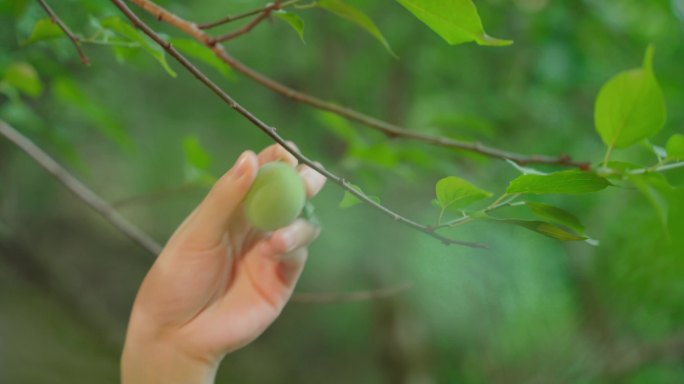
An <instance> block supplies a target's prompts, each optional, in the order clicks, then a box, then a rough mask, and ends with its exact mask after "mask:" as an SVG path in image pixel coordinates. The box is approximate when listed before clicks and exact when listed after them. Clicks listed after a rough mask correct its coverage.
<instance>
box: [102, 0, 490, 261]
mask: <svg viewBox="0 0 684 384" xmlns="http://www.w3.org/2000/svg"><path fill="white" fill-rule="evenodd" d="M111 1H112V3H113V4H114V5H115V6H116V7H117V8H119V9H120V10H121V12H123V14H124V15H126V17H127V18H128V19H129V20H130V21H131V22H132V23H133V25H134V26H135V27H136V28H138V29H140V30H141V31H143V33H145V34H146V35H147V36H149V37H150V38H151V39H152V40H153V41H155V42H156V43H157V44H159V46H161V47H162V48H163V49H164V50H165V51H166V52H167V53H168V54H169V55H170V56H171V57H173V58H174V59H175V60H176V61H178V63H180V64H181V65H182V66H183V67H184V68H185V69H186V70H187V71H188V72H190V73H191V74H192V75H193V76H194V77H195V78H196V79H197V80H199V81H200V82H201V83H202V84H204V85H205V86H206V87H207V88H209V89H210V90H211V91H212V92H213V93H214V94H215V95H216V96H218V97H219V98H220V99H221V100H223V102H225V103H226V104H227V105H228V106H230V107H231V108H232V109H233V110H235V111H236V112H237V113H239V114H240V115H242V116H243V117H244V118H245V119H247V120H248V121H249V122H251V123H252V124H253V125H255V126H256V127H257V128H259V129H260V130H261V131H262V132H263V133H265V134H266V135H267V136H269V137H270V138H271V139H272V140H273V141H275V142H276V143H278V144H280V145H281V146H282V147H283V148H285V149H286V150H287V151H288V152H290V153H291V154H292V155H293V156H294V157H295V158H297V159H298V160H299V161H300V162H301V163H302V164H306V165H308V166H309V167H310V168H312V169H314V170H316V171H317V172H318V173H320V174H321V175H323V176H325V177H326V178H327V179H328V180H330V181H331V182H333V183H335V184H337V185H339V186H340V187H342V188H343V189H345V190H346V191H347V192H349V193H351V194H352V195H354V196H356V198H358V199H359V200H361V201H363V202H364V203H366V204H368V205H370V206H371V207H373V208H375V209H376V210H378V211H380V212H382V213H383V214H385V215H386V216H389V217H391V218H392V219H394V220H395V221H397V222H400V223H402V224H404V225H406V226H408V227H411V228H413V229H415V230H418V231H420V232H423V233H425V234H427V235H429V236H432V237H433V238H435V239H437V240H439V241H441V242H442V243H444V244H446V245H450V244H456V245H463V246H467V247H472V248H486V246H485V245H484V244H480V243H473V242H468V241H460V240H453V239H450V238H448V237H445V236H442V235H440V234H438V233H436V232H435V231H434V230H433V228H432V227H430V226H427V225H424V224H420V223H417V222H415V221H413V220H410V219H408V218H405V217H404V216H401V215H400V214H398V213H396V212H394V211H392V210H390V209H389V208H387V207H385V206H384V205H381V204H378V203H376V202H375V201H373V200H371V199H370V198H369V197H368V196H366V195H365V194H364V193H363V192H361V191H359V190H357V189H356V188H353V187H352V185H351V184H350V183H349V182H348V181H347V180H345V179H343V178H341V177H339V176H337V175H335V174H333V173H331V172H330V171H328V170H326V169H325V168H323V167H322V166H320V165H319V164H318V163H317V162H314V161H313V160H311V159H309V158H308V157H306V156H305V155H303V154H302V153H300V152H299V151H298V150H297V149H296V148H294V147H293V146H292V145H290V144H289V143H288V142H287V141H286V140H285V139H283V138H282V137H281V136H280V135H279V134H278V133H277V132H276V128H275V127H272V126H270V125H268V124H266V123H265V122H263V121H262V120H260V119H259V118H258V117H256V116H255V115H254V114H252V113H251V112H250V111H248V110H247V109H245V108H244V107H243V106H242V105H240V104H239V103H238V102H237V101H235V100H234V99H233V98H232V97H231V96H229V95H228V94H227V93H226V92H225V91H223V89H221V88H220V87H219V86H218V85H216V83H214V82H213V81H211V80H210V79H209V78H208V77H207V76H206V75H205V74H204V73H203V72H202V71H200V70H199V69H197V67H195V66H194V65H193V64H192V63H191V62H190V61H188V59H186V58H185V56H183V55H182V54H180V53H179V52H178V51H177V50H176V49H175V48H173V47H172V46H171V44H170V43H169V42H167V41H166V40H164V39H163V38H162V37H161V36H159V35H158V34H157V33H156V32H155V31H153V30H152V29H151V28H150V27H149V26H148V25H147V24H145V23H144V22H143V21H142V20H141V19H140V18H139V17H138V16H137V15H136V14H135V13H133V11H131V9H130V8H128V6H126V4H125V3H124V2H123V0H111ZM134 1H141V0H134ZM192 27H193V28H195V29H196V26H194V25H192Z"/></svg>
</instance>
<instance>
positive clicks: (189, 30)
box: [131, 0, 590, 169]
mask: <svg viewBox="0 0 684 384" xmlns="http://www.w3.org/2000/svg"><path fill="white" fill-rule="evenodd" d="M131 1H132V2H133V3H134V4H136V5H137V6H139V7H140V8H142V9H143V10H145V11H146V12H148V13H150V14H151V15H152V16H154V17H155V18H157V19H158V20H163V21H165V22H167V23H169V24H171V25H172V26H174V27H176V28H177V29H179V30H181V31H183V32H185V33H186V34H188V35H190V36H191V37H193V38H194V39H196V40H197V41H198V42H200V43H202V44H205V45H206V46H207V47H209V48H211V49H212V50H213V51H214V54H215V55H216V56H217V57H218V58H219V59H220V60H221V61H223V62H224V63H226V64H228V65H229V66H230V67H231V68H233V69H234V70H235V71H237V72H239V73H241V74H242V75H244V76H246V77H247V78H249V79H251V80H253V81H255V82H256V83H258V84H261V85H262V86H264V87H266V88H267V89H269V90H271V91H273V92H275V93H278V94H280V95H282V96H285V97H287V98H290V99H292V100H294V101H297V102H300V103H302V104H307V105H309V106H311V107H314V108H317V109H321V110H324V111H328V112H332V113H334V114H337V115H339V116H342V117H344V118H346V119H348V120H351V121H355V122H357V123H360V124H363V125H366V126H368V127H370V128H373V129H375V130H378V131H380V132H382V133H384V134H385V135H387V136H388V137H391V138H395V137H396V138H403V139H409V140H415V141H421V142H424V143H428V144H431V145H436V146H440V147H446V148H452V149H457V150H464V151H469V152H474V153H478V154H480V155H483V156H488V157H492V158H498V159H503V160H505V159H507V160H511V161H514V162H516V163H518V164H520V165H525V164H549V165H558V166H564V167H577V168H581V169H589V167H590V164H589V163H588V162H579V161H574V160H572V158H571V157H570V156H568V155H561V156H545V155H522V154H519V153H515V152H510V151H504V150H501V149H497V148H493V147H489V146H486V145H484V144H482V143H480V142H467V141H461V140H455V139H451V138H448V137H444V136H438V135H430V134H426V133H421V132H418V131H415V130H409V129H406V128H402V127H400V126H398V125H395V124H391V123H388V122H386V121H383V120H380V119H376V118H374V117H371V116H368V115H365V114H363V113H361V112H358V111H356V110H353V109H351V108H347V107H344V106H341V105H338V104H335V103H331V102H328V101H325V100H322V99H319V98H317V97H314V96H311V95H309V94H306V93H303V92H300V91H297V90H294V89H292V88H289V87H287V86H286V85H284V84H281V83H279V82H277V81H275V80H273V79H271V78H269V77H267V76H266V75H264V74H262V73H260V72H258V71H256V70H254V69H252V68H250V67H249V66H247V65H245V64H243V63H242V62H240V61H239V60H237V59H235V58H234V57H233V56H231V55H229V54H228V53H227V52H226V51H225V50H224V49H223V47H222V46H221V45H220V44H218V43H217V42H216V41H214V40H213V39H212V38H211V37H210V36H208V35H207V34H205V32H204V31H202V29H201V27H198V26H197V25H196V24H195V23H192V22H189V21H187V20H184V19H182V18H180V17H179V16H177V15H175V14H173V13H171V12H169V11H168V10H166V9H164V8H163V7H161V6H159V5H157V4H155V3H154V2H152V1H150V0H131Z"/></svg>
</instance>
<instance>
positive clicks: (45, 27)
mask: <svg viewBox="0 0 684 384" xmlns="http://www.w3.org/2000/svg"><path fill="white" fill-rule="evenodd" d="M62 36H65V35H64V31H62V29H61V28H59V26H58V25H57V24H55V23H53V22H52V20H50V18H49V17H46V18H43V19H40V20H38V21H37V22H36V24H34V25H33V30H31V34H30V35H29V37H27V38H26V39H25V40H23V41H22V42H21V45H29V44H33V43H35V42H37V41H42V40H50V39H55V38H58V37H62Z"/></svg>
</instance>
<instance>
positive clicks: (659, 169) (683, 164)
mask: <svg viewBox="0 0 684 384" xmlns="http://www.w3.org/2000/svg"><path fill="white" fill-rule="evenodd" d="M682 167H684V161H681V162H677V163H669V164H660V165H656V166H654V167H650V168H640V169H633V170H631V171H629V172H628V173H629V174H630V175H643V174H646V173H657V172H665V171H669V170H671V169H676V168H682Z"/></svg>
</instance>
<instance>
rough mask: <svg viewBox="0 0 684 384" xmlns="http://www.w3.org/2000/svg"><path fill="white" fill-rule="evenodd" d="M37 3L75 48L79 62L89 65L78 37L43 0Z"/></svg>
mask: <svg viewBox="0 0 684 384" xmlns="http://www.w3.org/2000/svg"><path fill="white" fill-rule="evenodd" d="M38 3H40V6H41V7H43V9H44V10H45V13H47V14H48V16H50V20H52V22H53V23H55V24H57V26H58V27H59V28H60V29H61V30H62V31H63V32H64V34H65V35H67V37H68V38H69V40H71V42H72V43H73V44H74V47H75V48H76V51H77V52H78V56H79V58H80V59H81V62H82V63H83V64H85V65H89V64H90V60H89V59H88V56H86V54H85V52H83V48H82V47H81V40H80V39H79V38H78V36H76V35H74V33H73V32H71V30H70V29H69V27H67V25H66V24H64V22H63V21H62V20H61V19H60V18H59V16H57V14H56V13H55V12H54V11H53V10H52V8H50V5H48V3H46V2H45V0H38Z"/></svg>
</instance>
